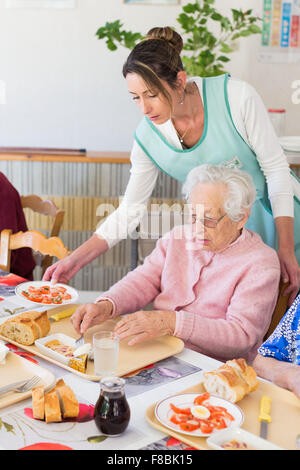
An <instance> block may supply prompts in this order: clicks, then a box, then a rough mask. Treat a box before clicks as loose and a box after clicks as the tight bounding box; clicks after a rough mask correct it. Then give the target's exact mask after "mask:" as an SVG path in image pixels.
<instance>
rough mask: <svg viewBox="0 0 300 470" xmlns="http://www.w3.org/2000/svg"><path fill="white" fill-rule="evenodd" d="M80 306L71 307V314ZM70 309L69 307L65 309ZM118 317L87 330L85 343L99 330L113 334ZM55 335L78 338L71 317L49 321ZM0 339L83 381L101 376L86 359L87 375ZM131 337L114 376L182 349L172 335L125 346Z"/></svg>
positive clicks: (123, 345)
mask: <svg viewBox="0 0 300 470" xmlns="http://www.w3.org/2000/svg"><path fill="white" fill-rule="evenodd" d="M78 306H79V305H74V312H75V310H76V308H77V307H78ZM64 308H66V306H65V307H58V308H55V309H51V310H49V311H48V316H51V315H53V314H54V313H58V312H59V311H60V310H63V309H64ZM68 308H70V305H69V306H68ZM119 319H120V317H118V318H114V319H112V320H108V321H106V322H104V323H102V324H101V325H97V326H94V327H92V328H90V329H89V330H88V331H87V332H86V334H85V335H84V339H85V342H86V343H91V344H92V343H93V340H92V337H93V334H94V333H95V332H97V331H102V330H109V331H112V330H113V329H114V327H115V325H116V323H117V322H118V321H119ZM55 333H64V334H65V335H68V336H71V337H72V338H76V339H77V338H78V337H79V335H78V333H77V332H76V331H75V329H74V328H73V325H72V323H71V321H70V318H64V319H63V320H60V321H57V322H53V323H52V322H51V330H50V332H49V335H52V334H55ZM0 338H2V339H3V340H5V341H7V342H10V343H11V344H15V345H16V346H19V347H20V348H22V349H24V350H25V351H29V352H31V353H33V354H35V355H36V356H39V357H42V358H43V359H46V360H47V361H49V362H51V363H53V364H56V365H57V366H59V367H62V368H64V369H66V370H68V371H69V372H72V373H73V374H76V375H79V376H80V377H82V378H85V379H87V380H92V381H95V382H98V381H99V380H100V377H99V376H98V375H95V374H94V362H93V361H91V360H88V364H87V369H86V373H85V374H84V373H82V372H79V371H77V370H75V369H72V368H71V367H69V366H68V365H65V364H63V363H61V362H58V361H56V360H55V359H52V358H51V357H49V356H46V355H45V354H43V353H42V352H41V351H39V349H38V348H37V347H36V346H35V345H32V346H24V345H21V344H19V343H16V342H15V341H8V340H7V338H5V337H4V336H1V335H0ZM129 340H130V338H127V339H126V340H123V341H121V342H120V352H119V363H118V367H117V372H116V375H117V376H123V375H127V374H129V373H130V372H133V371H136V370H137V369H142V368H143V367H145V366H147V365H149V364H152V363H153V362H157V361H161V360H162V359H165V358H166V357H170V356H173V355H174V354H178V353H179V352H181V351H182V350H183V348H184V343H183V341H182V340H181V339H179V338H175V337H174V336H162V337H160V338H157V339H153V340H150V341H145V342H143V343H140V344H136V345H134V346H128V344H127V343H128V341H129Z"/></svg>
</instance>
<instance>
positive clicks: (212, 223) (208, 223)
mask: <svg viewBox="0 0 300 470" xmlns="http://www.w3.org/2000/svg"><path fill="white" fill-rule="evenodd" d="M226 215H227V214H224V215H222V216H221V217H220V218H219V219H209V218H207V217H204V218H200V219H198V218H197V216H196V214H192V215H191V219H192V224H195V223H196V222H197V220H198V221H199V222H200V224H202V225H204V227H206V228H216V226H217V225H218V223H219V222H220V221H221V220H222V219H223V218H224V217H225V216H226Z"/></svg>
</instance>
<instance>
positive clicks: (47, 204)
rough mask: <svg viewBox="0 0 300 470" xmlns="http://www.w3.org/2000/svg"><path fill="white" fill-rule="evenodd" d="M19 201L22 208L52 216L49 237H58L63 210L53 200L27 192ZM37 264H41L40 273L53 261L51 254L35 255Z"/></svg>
mask: <svg viewBox="0 0 300 470" xmlns="http://www.w3.org/2000/svg"><path fill="white" fill-rule="evenodd" d="M21 203H22V207H23V209H27V208H28V209H30V210H32V211H33V212H36V213H38V214H42V215H45V216H49V217H51V218H52V227H51V230H50V237H58V236H59V233H60V229H61V226H62V223H63V220H64V215H65V211H64V210H61V209H59V208H58V207H57V206H56V205H55V204H54V202H53V201H50V200H43V199H41V198H40V197H39V196H36V195H35V194H29V195H28V196H21ZM36 262H37V264H38V265H39V264H40V265H41V266H42V274H44V272H45V271H46V269H47V268H48V267H49V266H51V264H52V262H53V256H49V255H45V256H43V257H42V259H39V258H38V257H36Z"/></svg>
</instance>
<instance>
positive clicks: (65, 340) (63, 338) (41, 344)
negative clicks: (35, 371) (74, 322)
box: [34, 333, 75, 365]
mask: <svg viewBox="0 0 300 470" xmlns="http://www.w3.org/2000/svg"><path fill="white" fill-rule="evenodd" d="M53 339H57V340H58V341H60V342H61V343H62V344H64V345H66V346H75V339H74V338H71V336H67V335H64V334H63V333H56V334H55V335H49V336H45V337H44V338H40V339H37V340H36V341H35V343H34V344H35V345H36V347H37V348H38V349H39V350H40V351H41V352H42V353H43V354H45V355H46V356H49V357H51V358H52V359H55V360H56V361H58V362H62V363H63V364H66V365H68V364H69V361H70V358H69V357H66V356H64V355H63V354H59V353H58V352H57V351H53V349H50V348H48V347H47V346H45V343H49V341H52V340H53Z"/></svg>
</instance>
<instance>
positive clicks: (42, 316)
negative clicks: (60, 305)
mask: <svg viewBox="0 0 300 470" xmlns="http://www.w3.org/2000/svg"><path fill="white" fill-rule="evenodd" d="M21 315H22V316H23V318H29V319H30V320H32V321H34V322H35V324H36V325H37V327H38V329H39V335H40V338H43V337H44V336H47V334H48V333H49V331H50V321H49V318H48V314H47V310H44V311H43V312H36V311H32V312H25V313H21Z"/></svg>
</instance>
